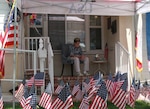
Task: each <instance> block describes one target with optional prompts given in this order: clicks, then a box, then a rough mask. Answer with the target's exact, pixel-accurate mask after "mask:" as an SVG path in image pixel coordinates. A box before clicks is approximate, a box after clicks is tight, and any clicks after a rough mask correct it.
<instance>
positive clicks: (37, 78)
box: [27, 72, 45, 87]
mask: <svg viewBox="0 0 150 109" xmlns="http://www.w3.org/2000/svg"><path fill="white" fill-rule="evenodd" d="M44 83H45V81H44V72H37V73H36V74H35V75H34V76H33V77H31V79H30V80H28V81H27V85H28V86H29V87H31V86H32V85H33V84H35V86H43V85H44Z"/></svg>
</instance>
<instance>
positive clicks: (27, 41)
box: [23, 36, 54, 91]
mask: <svg viewBox="0 0 150 109" xmlns="http://www.w3.org/2000/svg"><path fill="white" fill-rule="evenodd" d="M40 39H42V40H43V45H44V48H45V49H46V50H47V51H48V56H47V58H46V59H45V60H46V61H45V65H44V67H45V68H44V70H46V71H48V74H49V78H50V81H51V84H52V89H53V91H54V69H53V56H54V55H53V50H52V46H51V43H50V41H49V37H48V36H47V37H24V42H23V48H24V49H26V50H36V51H37V50H38V49H39V40H40ZM24 58H25V59H24V60H25V62H24V65H25V66H24V68H25V71H32V70H33V56H32V55H31V54H28V53H26V54H25V57H24ZM36 59H37V63H36V64H37V65H36V66H37V70H40V64H39V58H38V55H37V56H36Z"/></svg>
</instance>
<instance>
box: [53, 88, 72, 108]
mask: <svg viewBox="0 0 150 109" xmlns="http://www.w3.org/2000/svg"><path fill="white" fill-rule="evenodd" d="M72 106H73V100H72V96H71V92H70V89H69V86H68V85H65V87H64V88H63V89H62V90H61V92H60V93H59V94H58V98H56V99H55V100H54V102H53V103H52V109H70V108H71V107H72Z"/></svg>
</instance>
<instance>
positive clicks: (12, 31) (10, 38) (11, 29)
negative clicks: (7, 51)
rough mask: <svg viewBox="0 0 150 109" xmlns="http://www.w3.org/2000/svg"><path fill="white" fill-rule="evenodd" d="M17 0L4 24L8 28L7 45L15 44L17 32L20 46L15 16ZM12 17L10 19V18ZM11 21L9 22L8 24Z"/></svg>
mask: <svg viewBox="0 0 150 109" xmlns="http://www.w3.org/2000/svg"><path fill="white" fill-rule="evenodd" d="M14 5H15V2H14V3H13V6H12V9H11V10H10V13H9V16H8V18H7V19H6V21H5V24H4V30H5V29H6V28H7V26H8V27H9V28H8V36H7V37H8V38H7V42H6V46H7V47H12V46H14V36H15V34H16V47H17V46H18V23H17V22H14V16H15V9H14ZM9 19H10V20H9ZM8 23H9V24H8Z"/></svg>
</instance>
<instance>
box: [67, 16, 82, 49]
mask: <svg viewBox="0 0 150 109" xmlns="http://www.w3.org/2000/svg"><path fill="white" fill-rule="evenodd" d="M66 21H67V43H73V41H74V38H76V37H79V38H80V44H81V47H82V49H83V50H85V19H84V16H83V15H80V16H79V15H78V16H73V15H71V16H70V15H68V16H66Z"/></svg>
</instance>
